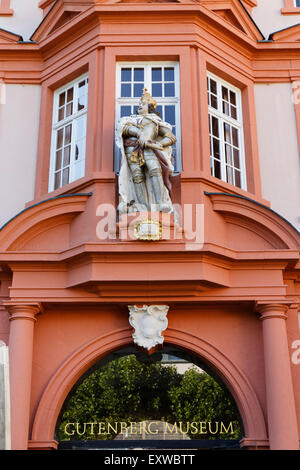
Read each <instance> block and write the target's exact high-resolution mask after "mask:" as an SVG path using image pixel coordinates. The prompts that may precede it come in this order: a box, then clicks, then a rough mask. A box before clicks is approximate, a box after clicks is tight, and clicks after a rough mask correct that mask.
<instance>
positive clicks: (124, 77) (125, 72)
mask: <svg viewBox="0 0 300 470" xmlns="http://www.w3.org/2000/svg"><path fill="white" fill-rule="evenodd" d="M121 82H131V69H122V71H121Z"/></svg>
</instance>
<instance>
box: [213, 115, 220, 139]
mask: <svg viewBox="0 0 300 470" xmlns="http://www.w3.org/2000/svg"><path fill="white" fill-rule="evenodd" d="M211 124H212V128H211V133H212V134H213V135H215V136H216V137H219V120H218V119H217V118H216V117H214V116H212V118H211Z"/></svg>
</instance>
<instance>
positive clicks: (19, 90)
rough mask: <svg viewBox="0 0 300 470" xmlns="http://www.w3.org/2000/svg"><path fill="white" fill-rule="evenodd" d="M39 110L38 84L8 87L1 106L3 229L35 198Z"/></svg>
mask: <svg viewBox="0 0 300 470" xmlns="http://www.w3.org/2000/svg"><path fill="white" fill-rule="evenodd" d="M39 107H40V87H39V86H38V85H5V100H4V103H3V104H0V201H1V202H0V226H2V225H3V224H4V223H6V222H7V221H8V220H9V219H10V218H11V217H14V216H15V215H16V214H17V213H18V212H20V211H21V210H22V209H24V204H25V203H26V202H27V201H30V200H32V199H33V191H34V179H35V164H36V153H37V139H38V130H39ZM12 183H13V184H12Z"/></svg>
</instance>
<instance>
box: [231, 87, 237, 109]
mask: <svg viewBox="0 0 300 470" xmlns="http://www.w3.org/2000/svg"><path fill="white" fill-rule="evenodd" d="M230 103H231V104H234V105H235V106H236V94H235V93H234V91H230Z"/></svg>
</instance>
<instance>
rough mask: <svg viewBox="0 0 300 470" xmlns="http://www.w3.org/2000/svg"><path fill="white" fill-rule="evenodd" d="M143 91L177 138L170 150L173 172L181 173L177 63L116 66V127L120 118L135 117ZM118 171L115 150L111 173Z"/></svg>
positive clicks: (118, 153) (118, 154)
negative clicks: (113, 170) (152, 101)
mask: <svg viewBox="0 0 300 470" xmlns="http://www.w3.org/2000/svg"><path fill="white" fill-rule="evenodd" d="M144 88H147V90H148V91H149V93H151V95H152V96H153V98H155V100H156V102H157V108H156V109H157V111H158V112H159V113H160V115H161V118H162V119H163V120H164V121H167V122H168V123H170V124H171V125H172V131H173V133H174V134H175V135H176V137H177V142H176V144H175V145H174V147H173V155H174V159H175V171H180V169H181V152H180V150H181V144H180V99H179V90H180V87H179V64H178V62H164V63H161V62H147V64H145V63H142V62H135V63H119V64H118V66H117V90H116V96H117V100H116V125H117V123H118V120H119V119H120V118H121V117H124V116H130V115H131V114H136V112H137V109H138V102H139V100H140V97H141V95H142V94H143V90H144ZM119 167H120V152H119V151H118V149H117V148H116V149H115V170H116V171H117V172H118V171H119Z"/></svg>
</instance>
